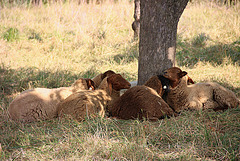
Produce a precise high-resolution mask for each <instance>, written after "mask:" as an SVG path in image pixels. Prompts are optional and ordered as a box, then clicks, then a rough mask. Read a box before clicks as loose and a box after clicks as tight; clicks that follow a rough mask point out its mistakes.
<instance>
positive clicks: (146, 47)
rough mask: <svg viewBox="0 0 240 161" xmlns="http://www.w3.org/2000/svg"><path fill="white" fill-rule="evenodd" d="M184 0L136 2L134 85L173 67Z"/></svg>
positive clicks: (144, 0) (141, 0) (145, 0)
mask: <svg viewBox="0 0 240 161" xmlns="http://www.w3.org/2000/svg"><path fill="white" fill-rule="evenodd" d="M187 3H188V0H140V7H141V12H140V15H141V20H140V40H139V60H138V65H139V66H138V84H139V85H141V84H144V83H145V82H146V81H147V80H148V79H149V78H150V77H151V76H153V75H158V74H162V71H163V70H165V69H167V68H170V67H172V66H175V54H176V39H177V25H178V21H179V18H180V16H181V15H182V13H183V11H184V9H185V7H186V6H187Z"/></svg>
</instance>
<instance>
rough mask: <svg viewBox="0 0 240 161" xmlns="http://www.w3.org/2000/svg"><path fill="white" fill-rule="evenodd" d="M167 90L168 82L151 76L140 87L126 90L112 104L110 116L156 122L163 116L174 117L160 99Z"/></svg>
mask: <svg viewBox="0 0 240 161" xmlns="http://www.w3.org/2000/svg"><path fill="white" fill-rule="evenodd" d="M168 89H169V80H168V79H167V78H165V77H163V76H162V75H156V76H152V77H151V78H150V79H148V81H146V82H145V83H144V85H141V86H134V87H132V88H130V89H128V90H127V91H126V92H125V93H124V94H123V95H122V96H121V97H120V98H118V99H117V100H116V101H114V102H113V104H112V106H111V108H110V112H109V113H110V116H112V117H116V118H118V119H125V120H128V119H140V120H142V119H143V118H147V119H148V120H151V121H157V120H158V119H161V118H164V116H166V115H167V116H172V115H174V116H176V114H175V113H174V111H173V110H172V109H171V108H170V107H169V106H168V104H167V103H166V102H165V101H164V100H163V99H162V98H161V96H163V95H164V93H167V92H168Z"/></svg>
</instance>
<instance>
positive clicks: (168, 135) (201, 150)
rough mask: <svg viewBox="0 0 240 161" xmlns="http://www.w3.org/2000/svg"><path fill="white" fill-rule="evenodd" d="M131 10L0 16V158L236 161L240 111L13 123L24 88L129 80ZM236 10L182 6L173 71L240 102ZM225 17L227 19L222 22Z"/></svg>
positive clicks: (114, 6) (239, 10)
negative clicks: (103, 78)
mask: <svg viewBox="0 0 240 161" xmlns="http://www.w3.org/2000/svg"><path fill="white" fill-rule="evenodd" d="M133 8H134V5H133V2H129V1H127V0H126V1H124V0H122V1H119V2H118V3H112V2H108V1H107V2H105V3H103V4H101V5H95V4H88V5H87V4H81V5H77V4H76V3H74V2H71V3H65V4H58V3H55V4H52V5H45V6H43V7H29V6H27V5H26V6H25V4H23V5H20V6H18V5H16V6H13V7H5V8H2V9H1V12H0V19H1V21H0V38H1V39H0V136H1V137H0V158H1V160H239V159H240V146H239V145H240V139H239V138H240V120H239V118H240V108H235V109H229V110H226V111H219V112H214V111H211V110H208V111H184V112H182V113H181V115H180V116H178V117H176V118H170V119H164V120H159V121H158V122H149V121H145V120H144V121H139V120H128V121H123V120H114V119H107V118H104V119H100V118H97V119H90V120H87V121H85V122H80V123H79V122H76V121H74V120H58V119H54V120H48V121H40V122H36V123H30V124H20V123H15V122H13V121H12V120H10V119H9V118H8V115H7V108H8V106H9V104H10V102H11V101H12V99H13V98H14V97H15V96H16V95H17V94H18V93H19V92H22V91H23V90H26V89H29V88H34V87H47V88H56V87H62V86H70V85H71V84H72V83H73V82H74V80H75V79H77V78H79V77H85V78H92V77H94V76H95V75H97V74H98V73H100V72H104V71H106V70H108V69H112V70H114V71H116V72H119V73H121V74H123V75H124V77H125V78H127V79H128V80H129V81H132V80H136V79H137V68H138V67H137V64H138V42H136V41H134V40H133V31H132V29H131V23H132V21H133ZM239 15H240V6H238V5H235V6H232V7H226V6H220V5H216V4H215V3H213V2H212V3H211V2H206V1H201V2H193V3H189V4H188V6H187V8H186V9H185V11H184V13H183V15H182V17H181V19H180V22H179V26H178V40H177V53H176V57H177V64H178V66H179V67H181V68H182V69H183V70H186V71H187V72H188V73H189V75H190V76H191V78H193V80H194V81H195V82H204V81H214V82H218V83H220V84H221V85H223V86H224V87H226V88H228V89H230V90H232V91H234V93H236V95H237V97H238V98H240V43H239V42H240V17H239ZM226 17H227V18H226Z"/></svg>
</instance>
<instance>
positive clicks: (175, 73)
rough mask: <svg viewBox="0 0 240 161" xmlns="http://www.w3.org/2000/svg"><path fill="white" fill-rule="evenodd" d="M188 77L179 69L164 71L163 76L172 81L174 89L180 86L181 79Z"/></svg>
mask: <svg viewBox="0 0 240 161" xmlns="http://www.w3.org/2000/svg"><path fill="white" fill-rule="evenodd" d="M185 75H187V72H185V71H182V70H181V69H180V68H178V67H172V68H169V69H167V70H165V71H164V74H163V76H164V77H165V78H167V79H169V80H170V85H171V87H172V88H174V87H176V86H177V85H178V84H179V81H180V79H181V78H182V77H183V76H185Z"/></svg>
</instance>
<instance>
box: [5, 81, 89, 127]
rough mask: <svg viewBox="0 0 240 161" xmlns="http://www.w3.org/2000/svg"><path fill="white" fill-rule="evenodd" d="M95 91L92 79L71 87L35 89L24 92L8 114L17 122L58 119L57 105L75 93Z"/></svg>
mask: <svg viewBox="0 0 240 161" xmlns="http://www.w3.org/2000/svg"><path fill="white" fill-rule="evenodd" d="M90 87H91V88H92V89H93V90H94V82H93V81H92V80H91V79H84V78H80V79H78V80H76V81H75V82H74V83H73V84H72V86H70V87H61V88H53V89H48V88H35V89H29V90H26V91H23V92H22V93H20V95H18V96H17V97H16V98H15V99H14V100H13V101H12V102H11V103H10V105H9V108H8V113H9V115H10V118H11V119H12V120H15V121H21V122H33V121H38V120H46V119H52V118H55V117H57V104H58V103H59V102H61V101H63V100H64V99H65V98H67V97H68V96H69V95H71V94H72V93H74V92H78V91H81V90H87V89H89V88H90Z"/></svg>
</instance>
